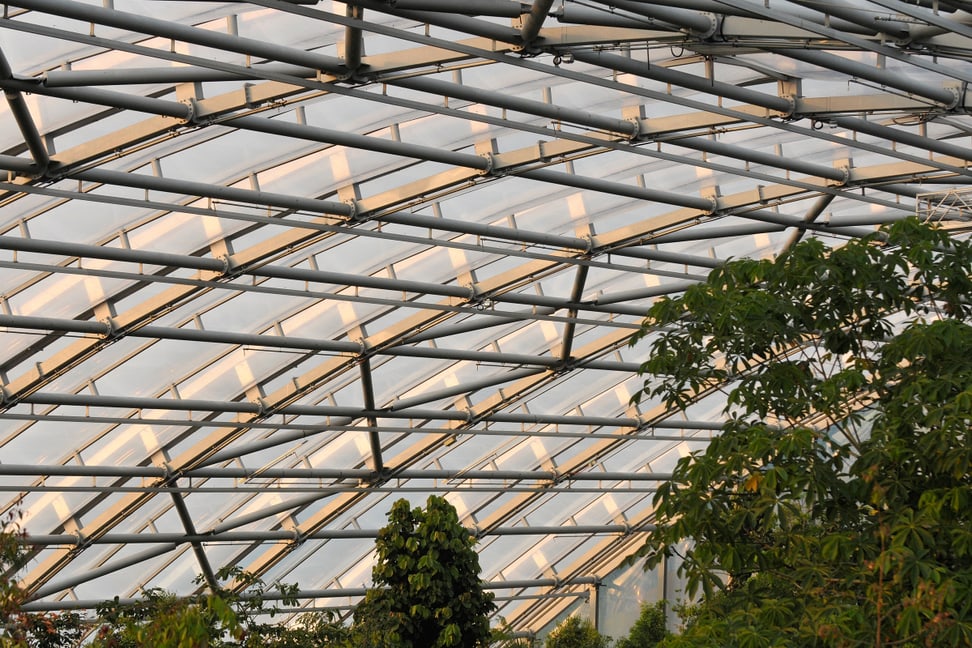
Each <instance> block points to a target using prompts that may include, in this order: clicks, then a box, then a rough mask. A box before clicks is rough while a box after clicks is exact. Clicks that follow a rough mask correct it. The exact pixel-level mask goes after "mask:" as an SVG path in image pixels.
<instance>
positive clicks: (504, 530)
mask: <svg viewBox="0 0 972 648" xmlns="http://www.w3.org/2000/svg"><path fill="white" fill-rule="evenodd" d="M654 528H655V525H653V524H644V525H640V526H633V525H627V524H583V525H577V526H573V525H565V526H519V527H497V528H495V529H492V530H490V531H483V532H481V531H480V530H479V529H477V528H475V527H470V528H467V529H466V530H467V531H468V533H469V535H471V536H476V537H479V538H484V537H506V536H532V535H554V536H571V535H592V536H593V535H618V534H621V535H628V534H631V533H639V532H642V531H651V530H653V529H654ZM379 531H380V529H356V528H349V529H324V530H321V531H317V532H316V533H313V534H311V535H309V536H303V537H302V538H301V539H302V540H373V539H374V538H377V537H378V533H379ZM293 539H294V534H293V532H292V531H289V530H287V529H279V530H271V531H218V532H213V533H197V534H179V533H151V534H146V533H109V534H106V535H104V536H101V537H100V538H97V539H95V540H93V541H91V542H90V543H89V544H91V545H113V544H125V545H138V544H155V543H166V544H174V545H179V544H186V543H194V542H195V543H217V542H224V543H228V544H232V543H238V542H288V541H292V540H293ZM84 542H85V541H84V539H83V538H79V537H78V536H76V535H72V534H70V533H62V534H51V535H33V534H31V535H28V536H26V537H25V538H24V541H23V544H25V545H27V546H35V547H44V546H52V545H67V546H71V545H75V546H77V545H80V544H84Z"/></svg>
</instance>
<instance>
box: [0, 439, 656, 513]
mask: <svg viewBox="0 0 972 648" xmlns="http://www.w3.org/2000/svg"><path fill="white" fill-rule="evenodd" d="M362 431H364V430H362ZM440 432H441V431H440ZM0 475H36V476H38V477H41V476H43V477H127V478H133V479H159V480H166V479H168V480H169V481H171V480H172V478H179V479H183V478H185V479H243V480H249V479H261V478H266V479H308V480H320V479H333V480H351V481H362V480H368V479H372V478H373V477H374V475H375V473H374V471H373V470H370V469H367V468H272V467H271V468H266V467H263V468H240V467H238V466H233V465H227V466H213V467H203V468H190V469H186V470H182V471H179V472H178V473H177V474H174V473H172V472H171V471H170V470H169V469H168V468H165V467H162V466H81V465H73V464H68V465H49V466H39V465H19V464H8V463H0ZM387 477H388V478H390V479H436V480H450V481H451V480H459V481H487V480H497V481H538V482H550V483H556V482H561V481H582V482H583V481H631V482H656V481H664V480H667V479H671V473H667V472H637V471H634V472H633V471H611V472H583V471H577V472H572V473H562V472H558V471H556V470H499V469H497V470H467V469H461V470H446V469H442V468H401V469H391V470H390V471H389V472H388V474H387ZM166 483H168V482H166ZM327 488H328V487H327V486H324V487H323V490H324V491H327ZM314 499H320V498H319V497H318V498H314ZM301 502H302V500H301V501H297V502H296V503H294V504H291V505H289V506H285V508H284V509H282V510H290V509H292V508H295V507H297V506H300V505H302V503H301ZM304 503H306V502H304ZM264 517H265V516H264Z"/></svg>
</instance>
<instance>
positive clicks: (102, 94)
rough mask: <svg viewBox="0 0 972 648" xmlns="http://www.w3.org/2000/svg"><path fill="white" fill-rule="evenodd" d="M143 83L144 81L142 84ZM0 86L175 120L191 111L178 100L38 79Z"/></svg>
mask: <svg viewBox="0 0 972 648" xmlns="http://www.w3.org/2000/svg"><path fill="white" fill-rule="evenodd" d="M142 82H143V83H144V81H142ZM0 87H2V88H3V89H4V90H5V91H7V92H11V91H16V92H31V93H34V94H38V95H44V96H47V97H57V98H58V99H66V100H68V101H80V102H84V103H92V104H98V105H101V106H110V107H112V108H124V109H126V110H136V111H139V112H146V113H150V114H153V115H165V116H167V117H175V118H176V119H185V120H188V119H189V118H190V117H191V116H192V110H191V109H190V108H189V106H188V105H186V104H184V103H181V102H178V101H167V100H165V99H155V98H153V97H142V96H139V95H132V94H126V93H124V92H113V91H111V90H102V89H99V88H83V87H71V88H62V87H50V86H47V85H45V84H44V83H43V82H42V81H41V80H39V79H35V80H31V81H23V80H18V79H0Z"/></svg>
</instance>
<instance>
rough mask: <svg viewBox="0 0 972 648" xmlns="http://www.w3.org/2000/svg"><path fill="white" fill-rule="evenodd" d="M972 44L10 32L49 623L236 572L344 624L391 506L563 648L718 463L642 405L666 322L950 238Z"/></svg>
mask: <svg viewBox="0 0 972 648" xmlns="http://www.w3.org/2000/svg"><path fill="white" fill-rule="evenodd" d="M963 6H964V4H963V3H958V2H946V1H945V0H940V1H936V2H904V1H899V0H888V1H881V2H868V1H866V0H839V1H837V2H828V3H817V2H802V1H793V2H784V1H782V0H769V1H767V2H762V1H761V2H756V1H753V0H718V1H716V0H671V1H669V2H666V3H664V4H661V3H645V2H622V1H620V0H612V1H611V2H608V1H607V0H584V1H583V2H580V1H574V0H558V1H557V2H554V1H552V0H533V2H532V3H530V2H518V1H514V0H468V1H464V2H456V3H451V5H450V4H449V3H443V2H437V1H433V0H396V1H395V2H383V1H378V0H360V1H356V2H349V3H342V2H331V1H330V0H320V1H318V2H314V1H313V0H307V1H306V2H305V1H304V0H301V1H294V2H292V1H285V0H255V1H252V2H208V1H207V2H201V1H200V2H153V1H138V0H115V2H113V3H108V5H106V4H105V3H102V2H100V1H96V0H92V1H78V0H11V2H8V3H7V11H6V12H5V13H4V16H3V17H2V18H0V86H2V88H3V90H4V93H5V101H4V102H3V103H2V104H0V125H2V128H0V170H2V171H3V175H2V177H0V283H2V292H0V295H2V298H0V306H2V311H0V326H2V327H3V329H2V330H3V335H2V344H0V381H2V403H0V430H2V432H0V482H2V484H3V487H4V491H5V492H7V493H8V496H6V497H5V498H4V500H3V503H2V505H0V509H8V508H10V507H13V506H16V505H18V504H17V503H18V502H19V506H21V507H22V509H23V510H24V512H25V521H26V528H27V531H28V532H29V534H30V542H31V543H32V544H31V550H32V551H33V552H34V554H35V555H34V556H33V560H32V561H31V562H30V564H29V569H28V570H27V571H26V573H25V574H24V585H25V586H26V587H27V588H28V589H29V591H30V592H31V593H32V596H33V597H34V602H33V605H35V606H46V607H48V608H58V607H63V608H68V607H74V608H86V607H87V608H90V607H91V606H93V605H94V604H96V603H97V602H99V601H101V600H103V599H106V598H110V597H111V596H114V595H116V594H117V595H119V596H121V597H122V598H127V597H136V596H137V595H138V593H139V592H140V591H141V590H142V589H144V588H151V587H162V588H165V589H168V590H172V591H174V592H176V593H177V594H187V593H189V592H191V591H192V588H193V587H195V585H193V578H194V577H195V576H196V575H197V574H200V573H206V572H208V571H210V570H213V571H215V570H217V569H219V568H221V567H227V566H236V567H240V568H242V569H244V570H247V571H250V572H253V573H254V574H256V575H258V576H260V577H261V578H263V580H264V581H267V582H278V581H279V582H285V583H295V584H296V585H297V586H298V587H299V589H300V591H301V593H302V594H301V596H302V601H303V602H304V604H305V605H306V606H307V607H315V606H322V605H335V606H344V607H347V606H350V605H352V604H353V603H354V601H355V600H357V598H358V597H360V595H361V590H362V588H363V587H366V586H367V585H368V582H369V580H370V569H371V563H372V560H373V552H372V543H373V538H374V536H375V533H376V531H377V529H378V528H379V527H380V526H382V524H383V523H384V521H385V514H386V512H387V511H388V509H389V508H390V507H391V504H392V502H393V501H394V500H395V499H396V498H397V497H407V498H408V499H409V500H411V501H413V502H415V503H416V504H419V503H421V502H422V501H424V499H425V498H426V497H427V496H428V495H429V494H432V493H439V494H445V495H446V496H447V497H448V498H449V500H450V501H451V502H452V503H453V504H454V505H455V506H456V507H457V509H458V511H459V513H460V517H461V519H462V521H463V523H464V524H465V525H466V526H468V527H469V529H470V531H471V532H472V533H475V534H477V535H478V537H479V538H480V544H479V548H480V555H481V561H482V567H483V575H484V577H485V578H486V579H487V580H488V582H489V587H490V588H493V589H494V590H496V591H497V593H498V594H499V595H500V599H499V600H500V602H501V609H500V610H499V614H501V615H503V616H504V617H505V618H506V619H507V620H508V621H509V622H510V623H511V624H512V625H513V627H514V628H516V629H518V630H524V631H531V630H534V631H535V630H539V629H541V628H543V627H546V626H547V625H548V624H549V623H550V622H551V621H552V620H554V619H556V618H558V617H559V616H560V615H562V614H563V613H564V611H565V610H568V609H570V608H571V607H572V606H574V605H576V604H577V602H578V600H580V599H584V598H585V597H587V596H588V594H589V591H590V587H591V585H592V584H596V583H598V582H600V581H601V579H606V578H608V576H609V575H610V574H613V573H615V572H616V571H617V570H618V569H619V568H620V567H621V566H622V565H623V561H624V558H625V557H626V556H627V555H629V554H630V553H631V552H632V551H633V550H634V549H635V548H636V547H637V546H638V544H639V543H640V541H641V539H642V535H641V532H642V531H643V529H644V528H645V526H646V525H648V524H650V523H651V520H652V504H651V501H652V494H653V492H654V489H655V487H656V485H657V483H658V482H659V480H662V479H664V478H665V477H666V475H667V474H668V473H669V472H670V471H671V469H672V467H673V466H674V464H675V462H676V461H677V459H678V458H679V457H681V456H684V455H685V454H687V453H689V452H691V451H693V450H696V449H698V448H701V447H704V445H705V443H706V442H707V440H708V439H710V438H711V435H712V434H714V433H716V431H717V430H718V429H719V426H720V422H721V421H720V416H721V414H720V412H721V404H720V403H719V402H716V401H715V399H708V400H703V401H701V402H699V403H697V404H695V405H694V406H693V407H691V408H689V409H688V410H687V411H684V412H677V411H670V410H667V409H666V408H665V407H663V406H662V405H661V404H659V403H657V402H651V401H643V402H641V403H640V404H638V405H634V404H632V403H631V402H630V399H631V395H632V394H633V393H634V392H635V391H636V390H637V389H638V387H639V385H640V384H641V380H640V378H639V377H638V376H637V368H638V365H639V363H640V362H641V360H643V353H644V351H642V350H641V349H639V348H638V347H635V348H633V349H632V348H629V347H628V340H629V339H630V337H631V335H632V333H633V332H634V331H635V330H637V328H638V326H639V323H640V321H641V319H642V317H643V315H644V313H645V311H646V309H647V308H648V307H649V306H650V305H651V303H652V302H653V300H655V299H657V298H658V297H659V296H662V295H667V294H676V293H678V292H679V291H682V290H684V289H685V288H686V287H687V286H689V285H691V284H692V283H693V282H697V281H700V280H701V279H702V278H704V277H705V275H706V274H707V273H708V272H709V271H710V270H711V269H712V268H714V267H717V266H719V264H721V263H723V262H724V261H725V260H726V259H728V258H730V257H740V256H753V257H767V258H771V257H773V256H775V255H777V254H779V253H781V252H782V251H784V250H785V249H787V247H788V246H790V245H792V244H793V243H794V242H795V241H797V240H799V239H800V238H801V237H805V236H817V237H820V238H822V239H823V240H825V241H826V242H827V243H829V244H833V245H839V244H841V242H842V241H846V240H847V239H848V237H855V236H860V235H863V234H866V233H868V232H870V231H873V230H874V228H876V227H878V226H880V225H881V224H882V223H887V222H890V221H894V220H897V219H901V218H904V217H906V216H909V215H913V214H916V213H917V214H919V215H920V216H922V217H923V218H930V219H932V218H933V219H936V220H941V219H958V220H961V219H962V218H964V217H965V213H964V211H963V210H949V211H947V213H946V212H942V211H941V209H940V207H941V205H944V204H950V205H953V204H958V205H968V204H969V203H968V202H967V201H966V199H965V198H963V196H964V194H963V192H964V191H965V190H966V188H967V185H968V183H969V180H970V178H972V174H970V172H969V170H968V167H969V162H970V161H972V153H970V151H972V147H970V138H972V121H970V119H969V116H968V111H967V106H968V105H969V103H970V99H972V98H970V97H969V95H968V94H967V90H966V87H967V85H968V83H969V81H972V63H970V62H969V61H970V60H972V59H970V54H972V14H970V13H968V12H967V11H965V10H964V9H963V8H962V7H963ZM449 7H452V8H451V9H450V8H449ZM950 198H954V200H951V199H950ZM21 496H22V498H21ZM625 578H627V577H625Z"/></svg>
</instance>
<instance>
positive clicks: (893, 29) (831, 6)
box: [789, 0, 911, 41]
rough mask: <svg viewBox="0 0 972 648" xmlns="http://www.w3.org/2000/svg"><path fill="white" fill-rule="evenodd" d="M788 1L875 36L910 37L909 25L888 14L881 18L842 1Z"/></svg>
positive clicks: (895, 38)
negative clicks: (857, 27)
mask: <svg viewBox="0 0 972 648" xmlns="http://www.w3.org/2000/svg"><path fill="white" fill-rule="evenodd" d="M789 1H790V2H792V3H794V4H798V5H800V6H801V7H804V8H806V9H810V10H812V11H816V12H819V13H822V14H824V15H825V16H836V17H838V18H841V19H843V20H846V21H847V22H851V23H854V24H855V25H860V26H862V27H864V28H865V29H868V30H870V31H871V32H873V33H875V34H887V35H888V36H890V37H891V38H892V39H894V40H898V41H902V40H907V39H908V38H909V36H910V32H911V25H909V24H908V23H903V22H901V21H899V20H896V19H894V18H892V17H891V16H892V15H891V14H890V13H888V14H887V15H886V16H881V15H879V14H878V13H877V12H874V11H861V10H860V9H857V8H855V7H852V6H850V5H848V4H847V3H845V2H843V1H842V0H827V2H826V3H823V4H821V3H820V2H819V1H818V0H811V1H810V2H808V1H807V0H789Z"/></svg>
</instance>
